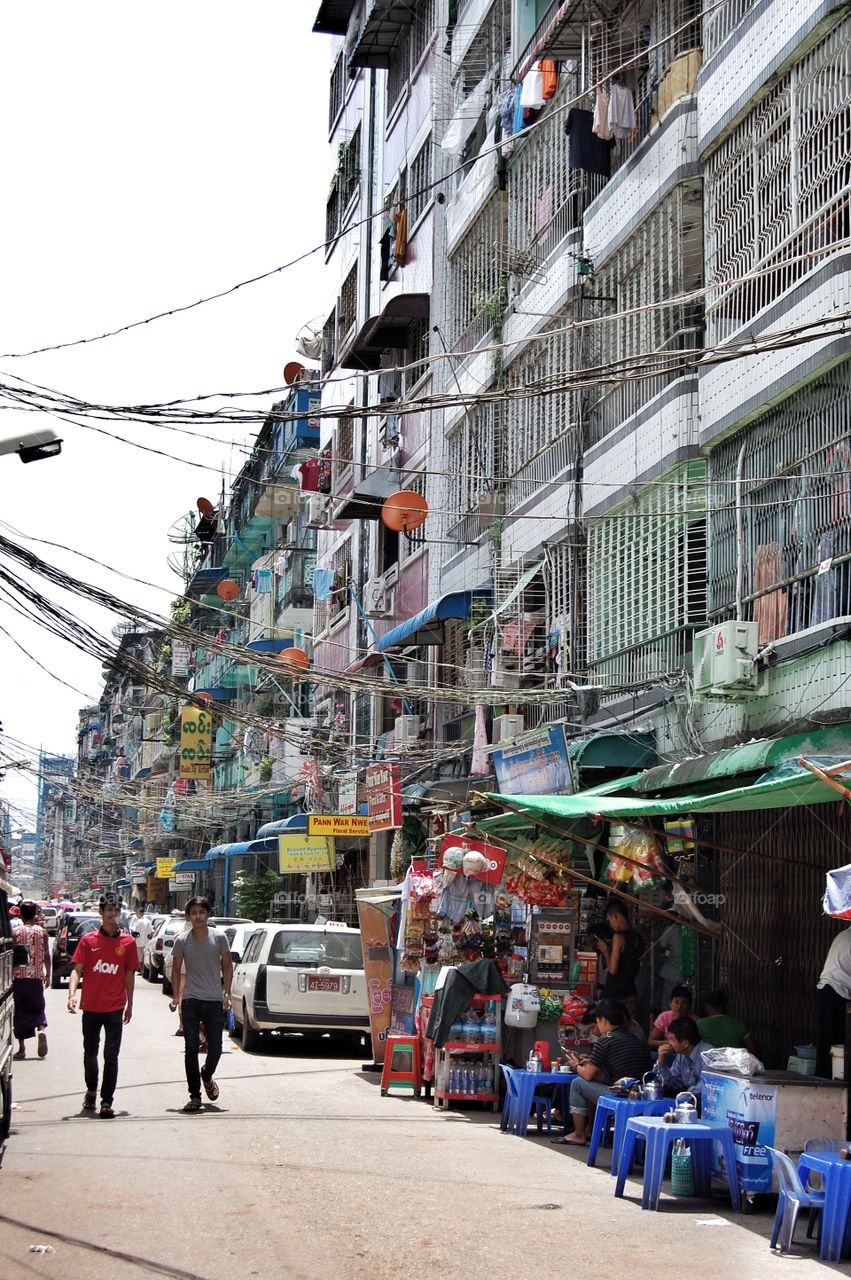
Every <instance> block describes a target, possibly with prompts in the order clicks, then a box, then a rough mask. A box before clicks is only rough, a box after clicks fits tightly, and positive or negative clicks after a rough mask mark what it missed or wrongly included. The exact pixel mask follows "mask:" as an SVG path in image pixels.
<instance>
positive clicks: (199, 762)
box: [180, 706, 213, 779]
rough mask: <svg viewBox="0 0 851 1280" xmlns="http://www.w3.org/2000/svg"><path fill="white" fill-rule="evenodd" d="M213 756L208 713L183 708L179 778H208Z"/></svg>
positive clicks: (211, 722) (196, 709)
mask: <svg viewBox="0 0 851 1280" xmlns="http://www.w3.org/2000/svg"><path fill="white" fill-rule="evenodd" d="M212 754H213V721H212V717H211V716H210V713H209V711H202V710H201V709H200V707H191V706H188V707H184V708H183V710H182V711H181V713H180V776H181V778H196V779H199V778H209V776H210V763H211V757H212Z"/></svg>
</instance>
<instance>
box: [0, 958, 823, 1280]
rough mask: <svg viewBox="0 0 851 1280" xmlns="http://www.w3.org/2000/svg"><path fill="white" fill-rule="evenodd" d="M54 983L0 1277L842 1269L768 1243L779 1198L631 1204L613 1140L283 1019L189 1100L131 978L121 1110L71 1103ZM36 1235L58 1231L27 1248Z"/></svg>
mask: <svg viewBox="0 0 851 1280" xmlns="http://www.w3.org/2000/svg"><path fill="white" fill-rule="evenodd" d="M65 1000H66V996H65V992H64V990H63V991H61V992H60V991H51V992H48V1015H49V1018H50V1030H49V1043H50V1052H49V1054H48V1056H47V1058H45V1059H44V1060H43V1061H39V1060H38V1059H37V1058H33V1059H32V1060H30V1059H28V1060H27V1061H25V1062H22V1063H16V1064H15V1068H16V1069H15V1081H14V1085H15V1095H16V1098H17V1109H16V1112H15V1123H14V1126H13V1136H12V1138H11V1139H10V1142H9V1145H8V1148H7V1153H6V1158H5V1160H4V1163H3V1168H2V1170H0V1277H2V1280H31V1278H32V1277H33V1276H49V1277H54V1278H59V1280H140V1278H141V1277H147V1276H152V1277H161V1276H162V1277H175V1278H177V1280H223V1278H224V1280H230V1278H231V1277H234V1278H236V1277H240V1280H242V1278H243V1277H261V1278H262V1280H267V1278H268V1280H272V1278H273V1277H274V1278H275V1280H280V1278H281V1277H284V1278H286V1280H289V1278H290V1277H292V1278H293V1280H326V1278H328V1277H332V1276H335V1275H336V1276H343V1277H346V1278H347V1280H348V1278H349V1277H356V1278H358V1280H360V1277H364V1278H367V1277H368V1278H369V1280H403V1278H405V1277H418V1276H430V1277H437V1278H439V1280H455V1278H456V1277H457V1278H458V1280H479V1277H481V1280H491V1278H492V1277H499V1278H500V1280H508V1278H518V1280H527V1278H528V1280H541V1277H546V1276H548V1275H552V1276H563V1275H565V1274H573V1273H576V1272H577V1271H582V1272H584V1273H585V1274H587V1275H589V1276H593V1277H594V1280H601V1278H606V1277H616V1276H617V1277H622V1276H629V1277H644V1276H647V1277H650V1276H656V1275H665V1276H669V1275H675V1274H676V1275H680V1276H683V1277H686V1278H687V1280H704V1278H706V1280H709V1278H710V1277H712V1280H716V1278H717V1277H718V1276H721V1275H726V1274H732V1275H736V1276H737V1277H760V1280H762V1277H764V1276H765V1275H766V1274H767V1272H768V1271H769V1269H770V1271H771V1273H772V1274H775V1273H776V1274H777V1275H780V1274H781V1272H782V1273H783V1274H789V1275H791V1274H792V1273H793V1272H794V1276H795V1278H796V1280H810V1277H816V1276H820V1277H824V1276H825V1275H826V1274H829V1273H830V1271H831V1270H835V1271H837V1272H841V1273H842V1274H846V1275H847V1274H848V1272H847V1268H844V1267H843V1268H830V1267H826V1266H825V1265H824V1264H821V1263H819V1262H818V1261H817V1260H816V1257H815V1252H814V1247H813V1245H812V1243H811V1242H806V1243H805V1244H803V1245H801V1246H799V1248H798V1250H797V1254H798V1256H797V1257H796V1258H795V1259H794V1260H793V1259H779V1258H774V1257H772V1256H771V1255H770V1254H769V1250H768V1232H769V1229H770V1225H771V1215H770V1214H769V1213H767V1212H763V1213H761V1214H758V1215H755V1216H747V1217H738V1216H737V1215H734V1214H732V1213H730V1211H729V1206H727V1207H725V1202H724V1199H723V1197H722V1195H721V1194H720V1193H719V1195H718V1196H717V1197H716V1198H714V1199H713V1200H712V1201H711V1202H709V1201H697V1200H677V1199H674V1198H672V1197H670V1196H665V1197H664V1202H663V1207H662V1210H661V1211H660V1212H659V1213H658V1214H656V1213H644V1212H642V1210H641V1207H640V1201H639V1202H638V1203H636V1199H635V1196H636V1193H637V1192H638V1184H637V1183H635V1182H633V1183H632V1184H630V1187H629V1196H631V1197H632V1198H631V1199H629V1198H627V1199H624V1200H622V1201H616V1200H614V1198H613V1194H612V1193H613V1182H612V1179H611V1177H610V1175H609V1172H608V1169H607V1168H606V1167H605V1166H606V1164H607V1158H606V1159H604V1160H603V1161H602V1162H601V1165H602V1167H599V1168H597V1169H595V1170H591V1169H588V1168H586V1167H585V1165H584V1163H583V1157H582V1156H581V1155H579V1154H578V1153H576V1152H573V1151H569V1150H568V1149H566V1148H564V1147H555V1146H552V1145H550V1144H549V1142H548V1141H547V1140H546V1138H545V1137H543V1138H529V1139H526V1140H524V1139H520V1138H516V1137H512V1136H509V1135H507V1134H501V1133H500V1131H499V1121H498V1117H495V1116H494V1115H493V1114H492V1113H490V1112H486V1113H483V1112H476V1111H473V1110H470V1111H466V1112H460V1111H459V1112H451V1113H449V1114H448V1115H446V1114H443V1113H438V1112H435V1111H434V1110H433V1109H432V1107H431V1106H430V1105H428V1104H426V1103H424V1102H418V1101H416V1100H413V1099H411V1098H410V1097H408V1096H405V1095H402V1096H399V1097H390V1098H382V1097H381V1095H380V1091H379V1079H378V1076H376V1075H370V1074H365V1073H363V1072H362V1071H361V1070H360V1067H361V1061H362V1059H361V1057H357V1058H353V1057H352V1056H351V1054H352V1046H351V1044H349V1045H348V1046H345V1047H337V1046H335V1045H333V1044H332V1043H331V1042H330V1041H328V1040H323V1041H319V1042H318V1043H313V1044H307V1043H304V1042H302V1041H301V1040H300V1038H298V1037H287V1038H286V1039H277V1038H276V1040H274V1041H272V1042H270V1044H269V1046H268V1048H266V1049H264V1052H262V1053H257V1054H245V1053H242V1052H241V1051H240V1049H239V1048H238V1047H237V1046H236V1045H235V1044H234V1043H233V1042H228V1043H227V1045H226V1049H225V1054H224V1057H223V1059H222V1063H221V1066H220V1068H219V1072H218V1075H217V1078H218V1081H219V1084H220V1087H221V1096H220V1098H219V1101H218V1103H217V1104H216V1105H215V1106H209V1107H207V1108H206V1109H205V1111H204V1112H203V1113H201V1114H199V1115H182V1114H181V1113H180V1108H181V1107H182V1105H183V1103H184V1102H185V1101H186V1096H187V1095H186V1088H185V1082H184V1076H183V1061H182V1054H183V1042H182V1040H179V1039H177V1038H175V1037H174V1034H173V1033H174V1028H175V1025H176V1022H175V1018H174V1015H172V1014H170V1013H169V1011H168V1002H167V1001H166V1000H165V998H164V997H163V996H162V994H161V991H160V988H159V987H152V986H149V985H148V984H146V983H144V982H140V983H139V984H138V993H137V999H136V1013H135V1015H134V1018H133V1021H132V1023H131V1024H130V1026H129V1027H128V1028H125V1033H124V1043H123V1046H122V1053H121V1065H120V1073H119V1080H118V1092H117V1094H116V1100H115V1107H116V1111H117V1115H116V1119H115V1120H112V1121H109V1120H101V1119H100V1118H99V1117H97V1116H94V1117H93V1116H89V1115H86V1114H83V1113H81V1112H80V1110H79V1107H80V1102H81V1100H82V1095H83V1074H82V1047H81V1032H80V1020H79V1017H78V1016H77V1017H72V1016H71V1015H70V1014H68V1013H67V1012H66V1009H65ZM31 1043H32V1042H31ZM799 1234H800V1236H801V1238H802V1239H803V1226H801V1227H800V1228H799ZM39 1244H45V1245H49V1246H51V1247H52V1249H53V1250H54V1252H53V1253H50V1254H35V1253H31V1252H30V1251H29V1250H30V1246H31V1245H39Z"/></svg>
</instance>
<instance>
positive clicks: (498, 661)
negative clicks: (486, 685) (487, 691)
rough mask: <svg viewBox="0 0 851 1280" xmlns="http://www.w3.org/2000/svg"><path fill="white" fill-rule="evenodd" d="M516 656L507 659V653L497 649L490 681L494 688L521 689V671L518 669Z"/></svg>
mask: <svg viewBox="0 0 851 1280" xmlns="http://www.w3.org/2000/svg"><path fill="white" fill-rule="evenodd" d="M517 668H518V661H517V659H516V658H508V659H506V656H505V654H503V653H500V652H499V651H497V652H496V653H495V654H494V655H493V662H492V664H491V673H490V677H491V678H490V682H491V686H492V688H494V689H519V688H520V679H521V672H520V671H519V670H518V669H517Z"/></svg>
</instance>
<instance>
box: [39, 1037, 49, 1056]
mask: <svg viewBox="0 0 851 1280" xmlns="http://www.w3.org/2000/svg"><path fill="white" fill-rule="evenodd" d="M38 1056H39V1057H40V1058H46V1057H47V1036H46V1035H45V1034H44V1032H43V1031H39V1033H38Z"/></svg>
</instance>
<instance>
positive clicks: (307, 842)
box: [278, 836, 334, 876]
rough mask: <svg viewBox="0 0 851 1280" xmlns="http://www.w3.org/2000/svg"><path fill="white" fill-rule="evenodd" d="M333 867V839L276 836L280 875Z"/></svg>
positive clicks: (325, 869)
mask: <svg viewBox="0 0 851 1280" xmlns="http://www.w3.org/2000/svg"><path fill="white" fill-rule="evenodd" d="M333 869H334V841H333V840H331V839H328V838H327V837H326V836H278V870H279V871H280V873H281V875H282V876H294V875H309V874H310V872H312V871H333Z"/></svg>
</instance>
